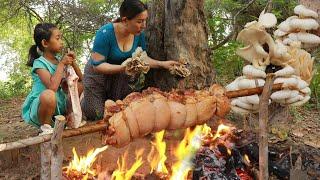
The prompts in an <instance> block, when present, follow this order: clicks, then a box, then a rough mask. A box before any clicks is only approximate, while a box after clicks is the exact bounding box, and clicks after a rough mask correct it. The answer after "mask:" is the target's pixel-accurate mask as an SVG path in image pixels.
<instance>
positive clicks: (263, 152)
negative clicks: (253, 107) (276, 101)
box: [259, 74, 274, 180]
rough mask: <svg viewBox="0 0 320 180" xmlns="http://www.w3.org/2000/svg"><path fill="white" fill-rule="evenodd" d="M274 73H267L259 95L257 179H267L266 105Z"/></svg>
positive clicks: (267, 116) (267, 117)
mask: <svg viewBox="0 0 320 180" xmlns="http://www.w3.org/2000/svg"><path fill="white" fill-rule="evenodd" d="M273 77H274V74H267V78H266V83H265V85H264V87H263V91H262V94H261V97H260V104H259V106H260V109H259V130H260V133H259V179H260V180H268V179H269V169H268V119H269V115H268V111H269V109H268V106H269V98H270V95H271V92H272V91H271V90H272V84H273V81H274V78H273Z"/></svg>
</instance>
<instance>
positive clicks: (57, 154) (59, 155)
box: [51, 115, 66, 180]
mask: <svg viewBox="0 0 320 180" xmlns="http://www.w3.org/2000/svg"><path fill="white" fill-rule="evenodd" d="M55 119H56V120H55V125H54V131H53V134H52V137H51V152H52V153H51V180H60V179H62V162H63V146H62V133H63V129H64V125H65V124H66V118H65V117H64V116H62V115H58V116H55Z"/></svg>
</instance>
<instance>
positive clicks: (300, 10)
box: [293, 5, 319, 18]
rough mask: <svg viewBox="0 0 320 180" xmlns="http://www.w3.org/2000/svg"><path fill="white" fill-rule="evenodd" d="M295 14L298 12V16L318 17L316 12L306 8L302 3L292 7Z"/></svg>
mask: <svg viewBox="0 0 320 180" xmlns="http://www.w3.org/2000/svg"><path fill="white" fill-rule="evenodd" d="M293 11H294V13H295V14H298V15H299V16H300V17H313V18H318V16H319V15H318V13H317V12H315V11H313V10H311V9H308V8H306V7H305V6H304V5H298V6H296V7H295V8H294V9H293Z"/></svg>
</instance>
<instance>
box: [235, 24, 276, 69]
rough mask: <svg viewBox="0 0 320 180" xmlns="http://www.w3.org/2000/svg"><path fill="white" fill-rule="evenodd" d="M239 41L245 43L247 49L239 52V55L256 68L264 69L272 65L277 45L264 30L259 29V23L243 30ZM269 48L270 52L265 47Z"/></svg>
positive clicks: (241, 49) (239, 35)
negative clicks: (272, 57)
mask: <svg viewBox="0 0 320 180" xmlns="http://www.w3.org/2000/svg"><path fill="white" fill-rule="evenodd" d="M237 40H238V41H240V42H243V43H244V44H245V46H246V47H244V48H240V49H238V50H237V54H238V55H239V56H241V57H242V58H244V59H246V60H247V61H249V62H252V64H253V66H254V67H256V68H260V69H263V68H264V67H265V66H267V65H269V64H270V57H271V56H272V55H273V52H274V50H275V43H274V41H273V39H272V37H271V36H270V34H268V33H267V32H266V31H265V30H264V29H261V28H259V23H255V24H252V25H251V26H249V27H247V28H245V29H243V30H242V31H241V32H240V33H239V34H238V37H237ZM266 45H267V46H268V51H269V52H267V51H266V50H264V46H266Z"/></svg>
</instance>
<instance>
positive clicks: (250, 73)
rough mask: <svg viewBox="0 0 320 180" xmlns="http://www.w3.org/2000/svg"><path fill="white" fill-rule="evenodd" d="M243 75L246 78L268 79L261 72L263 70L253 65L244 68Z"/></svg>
mask: <svg viewBox="0 0 320 180" xmlns="http://www.w3.org/2000/svg"><path fill="white" fill-rule="evenodd" d="M242 73H243V75H245V76H246V77H249V78H251V77H261V78H266V76H267V75H266V73H265V72H264V71H263V70H261V69H257V68H255V67H254V66H252V65H246V66H245V67H243V69H242Z"/></svg>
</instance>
